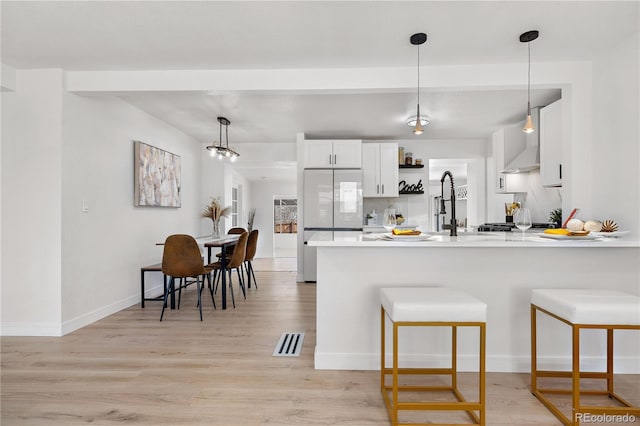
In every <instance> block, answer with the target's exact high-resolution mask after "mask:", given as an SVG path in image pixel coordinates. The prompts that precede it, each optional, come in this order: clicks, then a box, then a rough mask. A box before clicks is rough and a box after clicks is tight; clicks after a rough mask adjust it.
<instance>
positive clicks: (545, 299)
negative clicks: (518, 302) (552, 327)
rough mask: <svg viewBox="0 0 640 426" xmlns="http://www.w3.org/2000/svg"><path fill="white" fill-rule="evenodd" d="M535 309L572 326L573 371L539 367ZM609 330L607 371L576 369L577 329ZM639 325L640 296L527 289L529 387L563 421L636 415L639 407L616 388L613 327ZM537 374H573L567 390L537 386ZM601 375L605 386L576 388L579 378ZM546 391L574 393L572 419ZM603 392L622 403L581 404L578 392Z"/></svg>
mask: <svg viewBox="0 0 640 426" xmlns="http://www.w3.org/2000/svg"><path fill="white" fill-rule="evenodd" d="M537 312H541V313H544V314H546V315H549V316H551V317H553V318H555V319H557V320H559V321H562V322H563V323H565V324H567V325H569V326H570V327H571V331H572V355H571V361H572V362H571V365H572V367H571V371H545V370H538V366H537V348H536V344H537V343H536V342H537V329H536V319H537ZM582 329H601V330H607V371H606V372H585V371H580V330H582ZM614 330H640V297H638V296H634V295H632V294H627V293H622V292H619V291H612V290H581V289H568V290H565V289H544V290H533V291H532V292H531V392H532V393H533V394H534V395H535V396H536V397H537V398H538V399H539V400H540V401H541V402H542V403H543V404H544V405H545V406H546V407H547V408H548V409H549V410H550V411H551V412H552V413H553V414H554V415H555V416H556V417H557V418H558V419H559V420H560V421H561V422H562V423H563V424H565V425H578V424H579V423H580V420H582V421H583V423H584V422H585V418H586V416H587V415H589V416H590V415H621V416H623V415H625V414H627V415H633V416H639V415H640V408H639V407H634V406H633V405H632V404H630V403H629V402H628V401H626V400H624V399H623V398H621V397H620V396H618V395H617V394H615V393H614V386H613V331H614ZM539 377H564V378H571V389H541V388H538V378H539ZM581 378H589V379H604V380H606V387H607V389H606V390H601V391H598V390H593V391H580V379H581ZM544 394H569V395H571V396H572V411H573V413H572V418H571V419H570V418H568V417H567V416H565V415H564V414H563V413H562V412H561V411H560V410H559V409H558V407H557V406H556V405H555V404H553V403H552V402H551V401H550V400H549V399H548V398H547V397H546V396H545V395H544ZM581 394H583V395H585V394H589V395H607V396H608V397H609V398H611V399H613V400H614V401H617V402H618V403H619V404H620V406H617V407H611V406H600V405H598V406H593V405H582V404H581V402H580V395H581Z"/></svg>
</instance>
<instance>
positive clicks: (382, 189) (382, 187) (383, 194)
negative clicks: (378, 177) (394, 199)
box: [382, 183, 384, 195]
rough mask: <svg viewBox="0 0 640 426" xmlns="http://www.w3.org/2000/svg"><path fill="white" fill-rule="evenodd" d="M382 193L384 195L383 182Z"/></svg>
mask: <svg viewBox="0 0 640 426" xmlns="http://www.w3.org/2000/svg"><path fill="white" fill-rule="evenodd" d="M382 195H384V183H383V184H382Z"/></svg>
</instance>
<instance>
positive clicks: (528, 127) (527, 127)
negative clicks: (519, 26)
mask: <svg viewBox="0 0 640 426" xmlns="http://www.w3.org/2000/svg"><path fill="white" fill-rule="evenodd" d="M537 38H538V31H535V30H532V31H527V32H526V33H522V34H521V35H520V42H521V43H527V48H528V50H529V66H528V71H527V121H525V123H524V127H523V128H522V131H523V132H525V133H533V132H534V131H535V130H536V129H535V128H534V127H533V121H532V120H531V42H532V41H533V40H535V39H537Z"/></svg>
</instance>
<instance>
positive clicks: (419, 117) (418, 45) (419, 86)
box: [418, 45, 420, 120]
mask: <svg viewBox="0 0 640 426" xmlns="http://www.w3.org/2000/svg"><path fill="white" fill-rule="evenodd" d="M419 106H420V45H418V107H419ZM418 120H420V117H418Z"/></svg>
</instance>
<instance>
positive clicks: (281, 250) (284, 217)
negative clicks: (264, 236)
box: [273, 195, 298, 260]
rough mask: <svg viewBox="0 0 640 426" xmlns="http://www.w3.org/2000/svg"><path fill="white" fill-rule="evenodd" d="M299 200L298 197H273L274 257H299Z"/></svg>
mask: <svg viewBox="0 0 640 426" xmlns="http://www.w3.org/2000/svg"><path fill="white" fill-rule="evenodd" d="M297 234H298V200H297V198H296V196H291V195H290V196H279V195H278V196H274V197H273V256H274V257H275V258H293V259H294V260H295V258H296V256H297V243H298V241H297V240H298V235H297Z"/></svg>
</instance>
